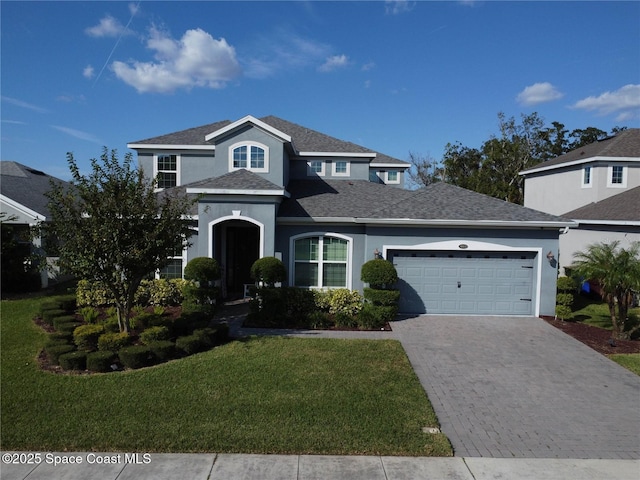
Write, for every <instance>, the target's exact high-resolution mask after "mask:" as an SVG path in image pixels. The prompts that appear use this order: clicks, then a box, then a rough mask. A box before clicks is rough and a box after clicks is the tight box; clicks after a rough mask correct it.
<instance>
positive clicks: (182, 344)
mask: <svg viewBox="0 0 640 480" xmlns="http://www.w3.org/2000/svg"><path fill="white" fill-rule="evenodd" d="M205 347H206V345H205V344H204V342H203V341H202V338H200V337H199V336H196V335H187V336H186V337H179V338H178V339H177V340H176V348H177V349H178V350H180V351H182V352H184V353H185V354H186V355H193V354H194V353H198V352H201V351H203V350H205Z"/></svg>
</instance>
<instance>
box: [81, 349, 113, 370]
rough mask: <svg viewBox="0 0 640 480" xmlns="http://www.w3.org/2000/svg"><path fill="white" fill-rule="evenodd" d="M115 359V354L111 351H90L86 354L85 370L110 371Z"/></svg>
mask: <svg viewBox="0 0 640 480" xmlns="http://www.w3.org/2000/svg"><path fill="white" fill-rule="evenodd" d="M115 361H116V355H115V353H113V352H109V351H104V352H91V353H89V354H87V370H89V371H91V372H111V371H113V369H112V368H111V365H113V364H114V363H115Z"/></svg>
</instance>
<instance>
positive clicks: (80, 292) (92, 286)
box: [76, 280, 115, 307]
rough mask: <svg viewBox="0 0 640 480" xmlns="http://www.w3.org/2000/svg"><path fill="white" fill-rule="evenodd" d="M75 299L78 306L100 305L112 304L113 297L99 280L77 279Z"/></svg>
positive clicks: (113, 301)
mask: <svg viewBox="0 0 640 480" xmlns="http://www.w3.org/2000/svg"><path fill="white" fill-rule="evenodd" d="M76 299H77V304H78V306H79V307H84V306H92V307H102V306H106V305H113V304H114V303H115V299H114V298H113V296H112V295H111V293H109V291H108V290H107V289H106V288H105V286H104V285H102V284H101V283H100V282H91V281H89V280H79V281H78V286H77V287H76Z"/></svg>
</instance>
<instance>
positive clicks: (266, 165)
mask: <svg viewBox="0 0 640 480" xmlns="http://www.w3.org/2000/svg"><path fill="white" fill-rule="evenodd" d="M240 147H247V166H246V167H234V166H233V151H234V150H235V149H236V148H240ZM251 147H258V148H261V149H262V150H264V167H262V168H253V167H252V166H251ZM228 157H229V171H230V172H234V171H236V170H242V169H244V170H248V171H250V172H258V173H269V147H268V146H267V145H265V144H263V143H260V142H254V141H252V140H248V141H242V142H236V143H234V144H233V145H231V146H229V155H228Z"/></svg>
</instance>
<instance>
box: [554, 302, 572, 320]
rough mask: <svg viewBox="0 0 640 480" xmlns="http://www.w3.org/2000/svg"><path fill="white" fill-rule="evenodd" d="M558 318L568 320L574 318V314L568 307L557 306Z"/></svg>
mask: <svg viewBox="0 0 640 480" xmlns="http://www.w3.org/2000/svg"><path fill="white" fill-rule="evenodd" d="M556 317H558V318H559V319H560V320H568V319H571V318H573V312H572V311H571V308H570V307H569V306H567V305H556Z"/></svg>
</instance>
